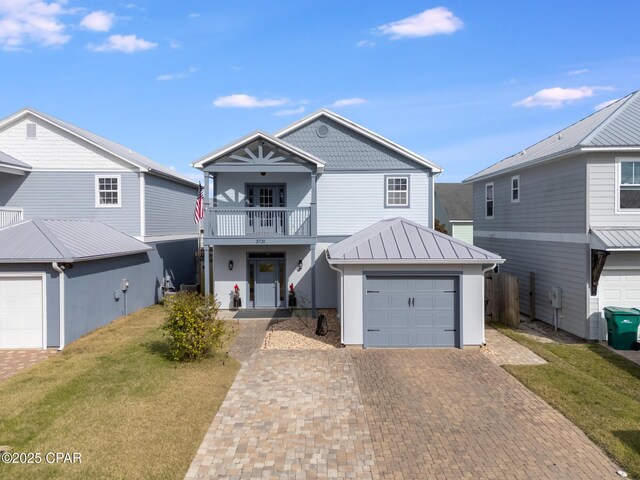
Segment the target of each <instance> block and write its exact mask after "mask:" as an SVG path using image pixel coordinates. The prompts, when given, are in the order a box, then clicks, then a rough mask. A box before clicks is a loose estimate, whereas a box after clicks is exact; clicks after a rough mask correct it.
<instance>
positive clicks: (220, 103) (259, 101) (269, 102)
mask: <svg viewBox="0 0 640 480" xmlns="http://www.w3.org/2000/svg"><path fill="white" fill-rule="evenodd" d="M287 103H289V99H287V98H257V97H252V96H251V95H246V94H244V93H234V94H233V95H228V96H226V97H218V98H216V99H215V100H214V101H213V105H214V106H216V107H218V108H264V107H279V106H281V105H286V104H287Z"/></svg>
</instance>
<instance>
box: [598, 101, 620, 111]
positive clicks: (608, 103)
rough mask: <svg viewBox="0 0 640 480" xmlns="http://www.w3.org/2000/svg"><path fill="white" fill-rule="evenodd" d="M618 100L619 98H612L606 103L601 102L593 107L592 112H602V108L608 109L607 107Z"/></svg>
mask: <svg viewBox="0 0 640 480" xmlns="http://www.w3.org/2000/svg"><path fill="white" fill-rule="evenodd" d="M618 100H620V99H619V98H614V99H613V100H607V101H606V102H602V103H599V104H597V105H596V106H595V107H593V109H594V110H596V111H598V110H602V109H603V108H604V107H608V106H609V105H611V104H613V103H616V102H617V101H618Z"/></svg>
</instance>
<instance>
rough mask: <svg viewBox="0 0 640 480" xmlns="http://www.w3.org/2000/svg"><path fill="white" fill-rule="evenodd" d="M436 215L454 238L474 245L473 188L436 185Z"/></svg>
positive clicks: (450, 184)
mask: <svg viewBox="0 0 640 480" xmlns="http://www.w3.org/2000/svg"><path fill="white" fill-rule="evenodd" d="M434 200H435V214H436V220H438V221H439V222H440V223H441V224H442V225H443V226H444V227H445V228H446V229H447V233H448V234H449V235H451V236H452V237H453V238H457V239H458V240H462V241H464V242H467V243H471V244H473V186H472V185H465V184H464V183H436V184H435V197H434Z"/></svg>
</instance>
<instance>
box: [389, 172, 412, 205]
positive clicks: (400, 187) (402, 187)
mask: <svg viewBox="0 0 640 480" xmlns="http://www.w3.org/2000/svg"><path fill="white" fill-rule="evenodd" d="M408 206H409V177H386V178H385V207H408Z"/></svg>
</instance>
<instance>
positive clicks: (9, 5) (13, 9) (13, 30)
mask: <svg viewBox="0 0 640 480" xmlns="http://www.w3.org/2000/svg"><path fill="white" fill-rule="evenodd" d="M66 3H67V0H59V1H57V2H47V1H42V0H0V48H2V49H3V50H24V49H25V48H26V46H27V45H29V44H35V45H39V46H44V47H55V46H60V45H64V44H65V43H67V42H68V41H69V40H70V39H71V36H70V35H67V34H66V33H65V25H64V23H63V22H62V21H61V19H60V17H62V16H63V15H65V14H67V13H70V12H69V11H67V10H65V8H64V5H65V4H66Z"/></svg>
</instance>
